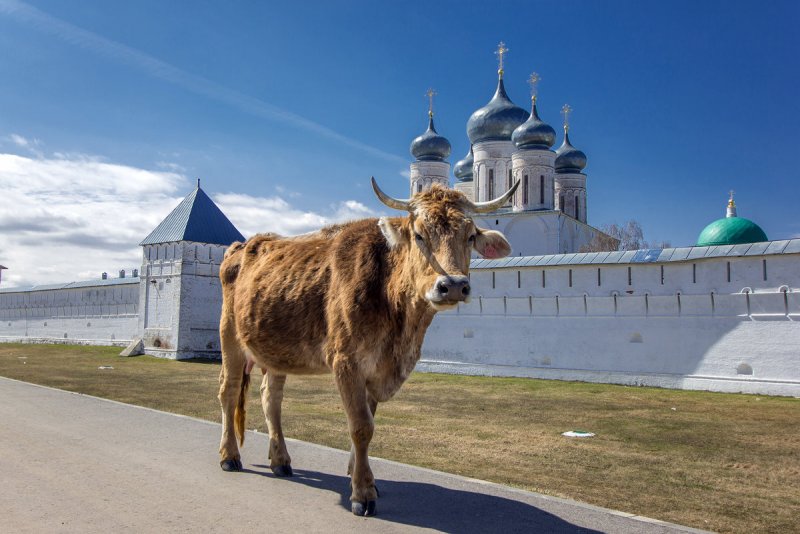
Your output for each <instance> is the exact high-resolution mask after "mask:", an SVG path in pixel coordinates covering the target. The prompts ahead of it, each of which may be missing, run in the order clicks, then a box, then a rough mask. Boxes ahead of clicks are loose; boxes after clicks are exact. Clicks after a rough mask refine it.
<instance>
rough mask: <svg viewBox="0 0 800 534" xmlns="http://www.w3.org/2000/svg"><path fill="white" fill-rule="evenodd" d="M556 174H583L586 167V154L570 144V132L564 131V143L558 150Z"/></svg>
mask: <svg viewBox="0 0 800 534" xmlns="http://www.w3.org/2000/svg"><path fill="white" fill-rule="evenodd" d="M555 167H556V172H558V173H570V172H581V171H582V170H583V168H584V167H586V154H584V153H583V152H582V151H580V150H578V149H577V148H575V147H574V146H572V144H571V143H570V142H569V131H568V130H566V129H565V130H564V142H563V143H561V146H560V147H558V150H556V164H555Z"/></svg>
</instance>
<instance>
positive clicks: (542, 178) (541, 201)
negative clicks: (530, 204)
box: [539, 174, 544, 204]
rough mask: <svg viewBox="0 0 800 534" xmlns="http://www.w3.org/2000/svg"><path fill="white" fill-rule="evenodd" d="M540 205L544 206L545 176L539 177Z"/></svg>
mask: <svg viewBox="0 0 800 534" xmlns="http://www.w3.org/2000/svg"><path fill="white" fill-rule="evenodd" d="M539 204H544V174H542V175H540V176H539Z"/></svg>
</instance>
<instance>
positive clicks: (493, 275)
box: [492, 271, 494, 289]
mask: <svg viewBox="0 0 800 534" xmlns="http://www.w3.org/2000/svg"><path fill="white" fill-rule="evenodd" d="M492 289H494V271H492Z"/></svg>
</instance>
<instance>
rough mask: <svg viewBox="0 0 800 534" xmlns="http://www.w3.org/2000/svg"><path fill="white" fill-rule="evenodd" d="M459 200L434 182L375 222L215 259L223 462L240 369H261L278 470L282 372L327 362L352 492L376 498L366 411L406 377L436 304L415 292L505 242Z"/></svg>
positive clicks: (242, 378) (234, 456) (241, 383)
mask: <svg viewBox="0 0 800 534" xmlns="http://www.w3.org/2000/svg"><path fill="white" fill-rule="evenodd" d="M465 201H466V199H465V197H464V196H463V195H462V194H461V193H459V192H456V191H452V190H445V189H440V188H433V189H431V190H430V191H427V192H424V193H421V194H418V195H416V196H415V197H414V199H413V200H412V210H411V214H410V215H409V216H407V217H397V218H392V219H388V220H382V221H381V225H382V226H381V227H380V228H379V225H378V221H377V220H376V219H365V220H361V221H355V222H351V223H347V224H342V225H335V226H332V227H328V228H324V229H322V230H320V231H319V232H315V233H313V234H306V235H303V236H298V237H296V238H290V239H284V238H280V237H279V236H276V235H275V234H262V235H258V236H255V237H253V238H251V239H249V240H248V241H247V242H246V243H235V244H233V245H231V247H230V248H229V249H228V251H227V252H226V255H225V259H224V261H223V263H222V265H221V268H220V280H221V281H222V291H223V305H222V317H221V321H220V337H221V341H222V360H223V363H222V372H221V375H220V392H219V398H220V403H221V405H222V412H223V431H222V440H221V443H220V456H221V460H222V463H223V464H224V463H225V462H230V461H235V462H240V456H239V450H238V447H237V444H236V437H239V438H240V442H241V440H243V424H244V423H243V421H244V419H243V417H244V401H243V398H244V392H245V390H246V387H247V383H248V381H249V375H248V372H249V369H250V368H252V367H253V366H258V367H260V368H261V369H262V370H263V371H264V380H263V383H262V386H261V396H262V405H263V408H264V414H265V417H266V419H267V425H268V428H269V435H270V466H271V467H272V468H273V470H274V471H275V472H276V474H278V473H282V474H286V472H287V469H288V466H289V465H290V463H291V459H290V457H289V454H288V451H287V450H286V444H285V441H284V438H283V432H282V430H281V421H280V404H281V400H282V398H283V384H284V382H285V380H286V375H287V374H302V373H327V372H333V374H334V377H335V380H336V383H337V386H338V388H339V392H340V394H341V397H342V403H343V406H344V410H345V412H346V414H347V419H348V424H349V429H350V435H351V438H352V442H353V451H352V452H353V454H352V456H351V465H350V467H351V468H350V471H351V474H352V490H353V492H352V496H351V500H352V501H353V502H354V503H367V502H369V501H374V500H375V498H376V496H377V495H376V490H375V483H374V478H373V475H372V471H371V470H370V467H369V463H368V459H367V449H368V446H369V442H370V440H371V438H372V433H373V414H374V412H375V409H376V407H377V403H378V402H379V401H380V402H382V401H386V400H388V399H390V398H391V397H392V396H393V395H394V394H395V393H396V392H397V390H398V389H399V388H400V386H401V385H402V384H403V382H405V380H406V379H407V378H408V376H409V374H410V373H411V371H412V369H413V368H414V366H415V364H416V363H417V361H418V360H419V358H420V349H421V346H422V341H423V338H424V336H425V331H426V330H427V328H428V325H429V324H430V322H431V320H432V319H433V316H434V314H435V313H436V311H437V309H441V308H442V307H443V306H438V305H437V306H436V307H435V305H434V304H432V303H431V302H430V301H429V300H428V299H427V298H426V293H427V292H428V291H429V290H430V288H431V287H432V286H433V284H434V283H435V282H436V280H437V277H439V276H440V275H443V274H450V275H466V274H467V273H468V270H469V256H470V250H471V248H472V247H473V246H474V247H475V248H476V249H477V250H478V251H479V252H485V250H486V249H487V247H488V248H491V249H492V250H495V249H498V250H504V251H506V253H507V251H508V250H510V249H509V247H508V243H507V242H506V241H505V238H503V236H502V234H499V233H498V232H488V231H483V230H480V229H478V228H476V227H475V225H474V224H473V222H472V220H471V219H470V218H469V217H468V216H467V215H466V213H465V207H466V203H465ZM382 229H383V230H384V232H386V231H388V232H389V234H390V235H389V236H387V235H385V234H384V233H382ZM387 240H388V242H387ZM461 300H463V298H462V299H461ZM448 305H455V301H454V302H452V303H448ZM234 412H235V417H234ZM240 414H241V415H240ZM240 416H241V423H240ZM234 419H235V422H234ZM239 465H240V464H239Z"/></svg>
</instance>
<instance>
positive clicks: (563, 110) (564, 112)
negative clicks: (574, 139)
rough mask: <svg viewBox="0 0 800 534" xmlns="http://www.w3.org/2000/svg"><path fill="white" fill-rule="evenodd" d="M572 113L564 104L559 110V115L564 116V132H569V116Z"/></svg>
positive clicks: (567, 105)
mask: <svg viewBox="0 0 800 534" xmlns="http://www.w3.org/2000/svg"><path fill="white" fill-rule="evenodd" d="M570 113H572V108H571V107H570V106H569V104H564V107H562V108H561V114H562V115H564V130H569V114H570Z"/></svg>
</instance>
